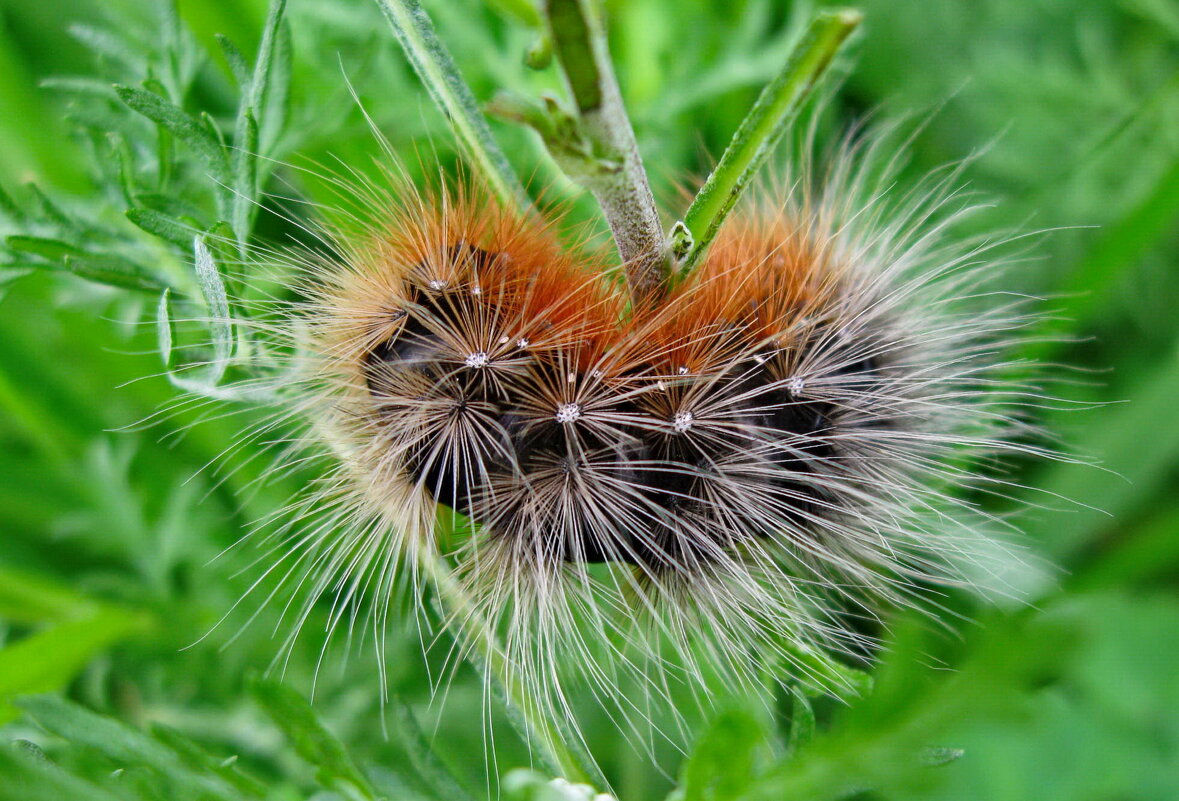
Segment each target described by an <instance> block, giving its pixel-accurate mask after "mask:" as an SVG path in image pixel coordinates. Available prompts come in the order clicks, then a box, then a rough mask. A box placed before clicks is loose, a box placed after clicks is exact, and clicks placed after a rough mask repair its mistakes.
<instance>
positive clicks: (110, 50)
mask: <svg viewBox="0 0 1179 801" xmlns="http://www.w3.org/2000/svg"><path fill="white" fill-rule="evenodd" d="M67 30H68V31H69V34H70V36H72V37H74V39H76V40H78V41H79V42H81V43H82V44H83V45H85V46H86V47H88V48H90V50H92V51H93V52H94V53H95V55H98V56H101V57H104V58H109V59H111V60H113V61H115V62H118V63H119V64H122V65H123V66H125V67H131V68H132V69H135V68H137V67H138V65H139V64H140V63H141V62H142V60H143V59H142V57H141V56H140V55H139V54H138V53H136V52H135V51H134V50H132V49H131V48H130V47H128V46H127V44H126V42H125V41H124V40H123V38H122V37H120V36H116V35H115V34H114V33H112V32H110V31H106V30H103V29H101V28H95V27H92V26H90V25H82V24H74V25H71V26H69V28H68V29H67Z"/></svg>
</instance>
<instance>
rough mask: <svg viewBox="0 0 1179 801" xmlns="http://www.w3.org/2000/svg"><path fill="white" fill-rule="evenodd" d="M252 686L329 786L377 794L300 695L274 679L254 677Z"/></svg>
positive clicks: (272, 715)
mask: <svg viewBox="0 0 1179 801" xmlns="http://www.w3.org/2000/svg"><path fill="white" fill-rule="evenodd" d="M250 689H251V692H252V693H253V695H254V698H255V699H256V700H257V701H258V703H259V704H261V706H262V708H263V709H264V710H265V711H266V714H267V715H268V716H269V717H270V719H271V720H273V721H274V723H275V724H276V725H277V726H278V727H279V728H280V729H282V730H283V733H284V734H286V736H287V738H288V739H289V740H290V741H291V744H292V745H293V746H294V747H295V750H296V751H298V753H299V756H301V757H303V759H304V760H305V761H306V762H307V763H308V764H310V765H313V766H315V767H316V769H317V770H318V772H319V775H320V779H321V781H322V782H323V783H324V784H325V785H326V786H329V787H330V786H335V785H339V784H343V785H344V786H345V787H346V788H348V789H351V790H354V791H357V792H360V793H362V794H363V796H364V797H365V798H375V797H376V791H375V790H374V789H373V787H372V785H371V784H370V783H369V781H368V779H367V778H366V777H365V775H364V774H363V773H361V772H360V768H358V767H357V766H356V763H355V762H353V761H352V757H351V756H349V755H348V751H347V749H346V748H344V744H343V743H341V742H340V740H339V739H338V738H337V737H336V736H335V735H334V734H332V733H331V732H330V731H328V729H327V727H326V726H325V725H324V724H323V723H322V722H321V721H320V719H319V716H318V715H316V714H315V710H314V709H312V708H311V705H310V704H308V703H307V702H306V701H305V700H304V699H303V697H302V696H301V695H299V694H298V693H297V692H295V691H294V690H292V689H291V688H289V687H284V686H283V685H281V684H278V683H277V682H273V681H264V680H258V681H254V682H252V684H251V688H250Z"/></svg>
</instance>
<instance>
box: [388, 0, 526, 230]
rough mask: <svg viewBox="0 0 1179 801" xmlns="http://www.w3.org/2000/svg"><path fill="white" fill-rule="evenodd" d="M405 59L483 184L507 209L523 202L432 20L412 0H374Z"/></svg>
mask: <svg viewBox="0 0 1179 801" xmlns="http://www.w3.org/2000/svg"><path fill="white" fill-rule="evenodd" d="M377 3H378V5H380V7H381V10H382V11H384V12H385V17H386V18H387V19H388V20H389V24H390V25H392V26H393V33H394V35H396V37H397V41H398V42H399V43H400V44H401V49H402V50H403V51H404V52H405V57H406V58H407V59H408V60H409V63H410V65H411V66H412V67H413V68H414V71H415V72H416V73H417V74H418V77H419V78H420V79H421V81H422V83H423V84H424V85H425V87H426V91H428V92H429V93H430V97H431V99H433V101H434V104H435V105H436V106H437V107H438V109H439V111H441V112H442V114H443V115H444V116H445V117H446V120H447V122H449V123H450V127H451V130H452V131H453V132H454V135H455V138H456V139H458V141H459V144H460V146H461V147H462V148H463V151H464V152H465V154H466V156H467V158H468V159H470V160H471V162H472V164H473V166H474V167H475V169H476V170H478V172H479V175H480V177H481V178H482V179H483V180H484V181H486V182H487V186H488V188H490V189H491V191H492V193H493V194H495V196H496V197H497V198H498V199H499V201H500V202H501V203H503V204H505V205H506V206H508V207H512V206H519V207H521V208H523V207H526V206H527V205H528V195H527V193H526V192H525V191H524V187H523V186H522V185H521V184H520V179H519V178H517V177H516V175H515V173H514V172H513V171H512V167H511V165H510V164H509V163H508V160H507V157H506V156H504V154H503V151H502V150H500V148H499V145H497V144H496V142H495V139H494V137H492V135H491V129H490V128H488V127H487V120H486V119H484V117H483V114H482V112H481V111H479V106H478V104H477V103H476V102H475V96H474V95H473V94H472V92H471V88H470V87H469V86H467V84H466V82H465V81H464V80H463V77H462V75H461V74H460V73H459V69H458V66H457V65H456V64H455V63H454V59H452V58H451V57H450V53H448V52H447V50H446V48H445V47H444V46H443V44H442V42H440V41H439V40H438V35H437V34H436V33H435V32H434V24H433V23H432V22H430V18H429V17H428V16H427V15H426V12H425V11H424V10H423V9H422V7H421V4H420V3H418V2H417V0H377Z"/></svg>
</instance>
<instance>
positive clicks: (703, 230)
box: [671, 9, 863, 280]
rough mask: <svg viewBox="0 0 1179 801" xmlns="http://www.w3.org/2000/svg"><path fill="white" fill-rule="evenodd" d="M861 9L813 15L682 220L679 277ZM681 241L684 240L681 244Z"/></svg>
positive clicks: (677, 239)
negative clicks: (803, 32)
mask: <svg viewBox="0 0 1179 801" xmlns="http://www.w3.org/2000/svg"><path fill="white" fill-rule="evenodd" d="M861 19H863V15H862V14H861V13H860V12H859V11H855V10H851V9H844V10H839V11H822V12H820V13H819V14H817V15H816V16H815V18H814V19H813V20H811V23H810V25H809V26H808V27H807V30H806V33H805V34H804V35H803V37H802V40H801V41H800V42H799V44H798V46H797V47H795V48H794V50H793V51H792V53H791V55H790V58H789V59H788V60H787V62H786V65H785V67H783V69H782V71H781V72H780V73H778V75H777V76H776V77H775V78H774V80H772V81H770V83H769V84H767V85H766V87H765V89H763V90H762V92H761V95H760V96H759V97H758V98H757V102H756V103H754V105H753V108H752V109H750V111H749V114H747V115H746V116H745V119H744V120H742V122H741V125H740V127H739V128H738V129H737V132H736V133H735V134H733V138H732V140H731V141H730V142H729V146H728V147H727V148H725V152H724V155H723V156H721V159H720V162H719V163H717V165H716V168H715V169H714V170H713V171H712V174H711V175H709V176H708V180H707V181H705V183H704V186H703V187H702V188H701V189H700V192H699V193H698V194H697V195H696V198H695V199H694V200H693V201H692V205H691V206H690V207H689V208H688V212H687V214H685V215H684V219H683V223H682V224H680V223H677V225H676V228H675V229H673V232H672V234H671V239H672V241H673V245H672V247H673V249H675V250H677V251H679V252H681V253H683V254H685V255H684V256H683V261H682V264H681V267H680V270H679V273H678V275H677V276H676V279H677V280H682V279H683V278H684V277H686V276H687V275H688V273H689V272H690V271H691V270H692V268H693V267H694V266H695V265H696V263H697V262H698V261H699V259H700V257H701V256H702V255H703V254H704V251H705V250H706V249H707V248H708V245H709V244H710V243H711V242H712V240H713V239H714V238H715V237H716V233H717V231H719V230H720V227H721V223H723V222H724V220H725V218H726V217H727V216H728V214H729V212H730V211H732V209H733V207H734V205H736V203H737V200H738V199H739V198H740V197H741V195H742V193H743V192H744V191H745V188H746V187H747V186H748V185H749V182H750V180H751V179H752V178H753V176H754V175H755V174H756V173H757V171H758V170H759V169H760V168H761V166H762V165H763V164H764V163H765V162H766V159H768V158H769V157H770V154H771V153H772V152H773V151H774V148H775V147H776V146H777V144H778V142H779V141H781V139H782V136H783V135H784V134H785V132H786V131H787V129H788V128H789V127H790V123H791V122H792V121H793V119H794V117H795V115H796V114H797V113H798V109H799V108H800V107H801V106H802V104H803V102H804V101H805V100H806V99H807V97H809V96H810V93H811V90H812V89H814V87H815V84H816V83H817V82H818V80H819V78H820V77H821V76H822V75H823V73H824V72H825V71H826V69H827V66H828V65H829V64H830V63H831V60H832V58H834V57H835V54H836V53H837V52H839V48H840V47H841V46H842V45H843V43H844V41H845V40H846V39H847V37H848V35H849V34H851V32H852V31H853V30H855V28H856V26H858V25H859V24H860V21H861ZM677 243H679V244H677Z"/></svg>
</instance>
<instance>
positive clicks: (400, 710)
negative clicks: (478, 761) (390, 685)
mask: <svg viewBox="0 0 1179 801" xmlns="http://www.w3.org/2000/svg"><path fill="white" fill-rule="evenodd" d="M393 713H394V714H395V715H396V717H397V723H398V726H397V730H398V732H399V733H400V734H401V736H402V740H403V742H404V744H405V747H406V750H407V751H408V753H409V758H410V761H411V762H412V763H413V766H414V769H415V770H416V771H417V772H418V773H419V774H420V776H421V777H422V779H423V780H424V781H425V782H426V783H427V784H428V785H429V786H430V788H431V789H432V790H433V791H434V792H435V793H436V795H437V797H439V798H446V799H448V801H474V796H472V795H471V793H470V792H468V791H467V790H466V788H464V787H463V786H462V785H461V784H460V783H459V781H458V780H457V779H456V778H455V777H454V774H453V773H451V772H450V770H448V769H447V768H446V766H445V765H443V764H442V762H441V760H439V759H438V757H437V755H436V754H435V752H434V748H433V747H432V746H431V744H430V742H429V740H427V739H426V735H425V733H424V732H423V731H422V727H421V726H420V725H419V724H418V719H417V716H415V715H414V713H413V709H411V708H410V706H409V704H407V703H406V702H405V701H403V700H402V699H400V698H394V699H393Z"/></svg>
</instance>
